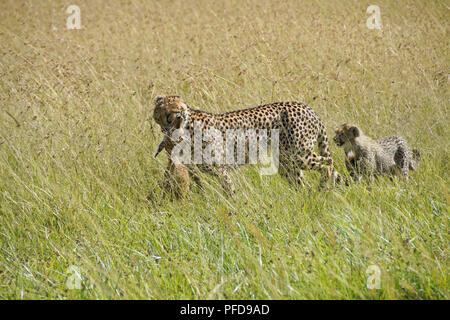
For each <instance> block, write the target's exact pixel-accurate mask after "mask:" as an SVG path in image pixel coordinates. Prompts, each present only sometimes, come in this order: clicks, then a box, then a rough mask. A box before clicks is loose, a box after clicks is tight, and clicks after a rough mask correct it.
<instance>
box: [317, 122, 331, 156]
mask: <svg viewBox="0 0 450 320" xmlns="http://www.w3.org/2000/svg"><path fill="white" fill-rule="evenodd" d="M317 143H318V145H319V154H320V155H321V156H322V157H324V158H330V161H331V162H332V161H333V160H332V159H331V154H330V148H329V146H328V137H327V133H326V131H325V128H324V127H322V128H321V130H320V132H319V136H318V137H317Z"/></svg>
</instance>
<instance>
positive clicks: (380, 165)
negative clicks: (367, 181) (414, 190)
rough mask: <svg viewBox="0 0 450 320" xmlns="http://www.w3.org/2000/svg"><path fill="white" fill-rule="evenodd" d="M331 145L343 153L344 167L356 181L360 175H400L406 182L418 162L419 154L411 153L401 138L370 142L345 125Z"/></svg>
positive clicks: (416, 151) (368, 138) (417, 151)
mask: <svg viewBox="0 0 450 320" xmlns="http://www.w3.org/2000/svg"><path fill="white" fill-rule="evenodd" d="M335 133H336V135H335V137H334V138H333V140H334V142H335V143H336V145H337V146H338V147H343V148H344V151H345V156H346V159H345V164H346V167H347V169H348V170H349V172H350V175H351V177H352V178H353V179H354V180H355V181H359V180H360V179H361V176H362V175H370V176H372V175H377V174H393V175H398V174H401V175H403V176H404V177H405V179H406V180H408V170H409V169H411V170H415V169H416V168H417V167H418V165H419V161H420V153H419V150H417V149H413V150H412V152H411V149H410V147H409V145H408V142H406V140H405V139H404V138H402V137H400V136H389V137H384V138H381V139H379V140H373V139H371V138H370V137H368V136H366V135H364V134H363V132H362V130H361V129H360V128H359V127H357V126H355V125H352V124H350V123H344V124H342V125H341V126H339V127H338V128H337V129H336V130H335Z"/></svg>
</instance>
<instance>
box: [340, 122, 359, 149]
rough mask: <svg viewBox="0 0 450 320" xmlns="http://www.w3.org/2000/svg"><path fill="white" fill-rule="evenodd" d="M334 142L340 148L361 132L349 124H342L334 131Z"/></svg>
mask: <svg viewBox="0 0 450 320" xmlns="http://www.w3.org/2000/svg"><path fill="white" fill-rule="evenodd" d="M334 132H335V136H334V138H333V140H334V142H335V143H336V145H337V146H338V147H342V146H343V145H345V144H346V143H347V142H352V141H353V140H354V139H355V138H357V137H359V136H360V135H361V130H360V129H359V128H358V127H357V126H355V125H353V124H350V123H344V124H342V125H340V126H339V127H338V128H337V129H336V130H334Z"/></svg>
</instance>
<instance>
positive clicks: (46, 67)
mask: <svg viewBox="0 0 450 320" xmlns="http://www.w3.org/2000/svg"><path fill="white" fill-rule="evenodd" d="M71 4H76V5H78V6H79V7H80V9H81V19H82V20H81V23H82V29H81V30H67V29H66V19H67V17H68V14H66V12H65V10H66V8H67V7H68V6H69V5H71ZM369 4H377V5H378V6H379V7H380V9H381V18H382V23H383V29H382V31H378V30H369V29H368V28H367V27H366V20H367V18H368V17H369V15H368V14H367V13H366V9H367V7H368V6H369ZM448 17H449V7H448V3H446V2H445V1H425V0H424V1H414V2H411V1H382V0H377V1H376V3H372V1H370V2H369V1H345V2H344V1H342V2H341V1H339V2H338V1H304V2H302V1H297V0H296V1H282V2H281V3H280V2H279V1H268V0H257V1H256V0H254V1H247V2H245V3H244V2H243V1H238V0H226V1H221V2H212V1H204V0H200V1H179V0H174V1H132V2H127V1H78V0H77V1H76V2H71V1H13V0H10V1H1V2H0V75H1V78H0V79H1V81H0V102H1V109H0V244H1V254H0V297H1V298H91V299H92V298H152V299H165V298H169V299H177V298H200V299H205V298H219V299H226V298H244V299H246V298H251V299H252V298H257V299H259V298H268V299H277V298H278V299H280V298H281V299H297V298H307V299H328V298H338V299H341V298H342V299H350V298H363V299H370V298H381V299H407V298H420V299H429V298H440V299H448V290H449V286H448V267H449V264H448V243H449V238H448V218H449V217H448V207H447V203H448V200H449V191H448V183H449V175H448V174H449V166H448V163H449V153H448V149H449V140H448V137H449V134H450V132H449V119H448V111H449V110H448V106H449V90H448V89H449V73H450V72H449V52H450V50H449V39H450V37H449V22H448ZM157 94H180V95H182V96H183V97H184V99H185V100H186V101H187V102H188V104H189V105H191V106H193V107H196V108H199V109H204V110H208V111H214V112H219V111H229V110H235V109H239V108H243V107H250V106H256V105H258V104H261V103H268V102H274V101H288V100H297V101H302V102H305V103H307V104H309V105H310V106H311V107H312V108H314V109H315V110H316V112H317V113H318V114H319V115H320V116H321V117H322V119H323V122H324V123H325V125H326V126H327V128H328V132H329V135H330V136H331V135H332V132H333V128H334V127H336V126H337V125H338V124H340V123H342V122H344V121H351V122H354V123H357V124H358V125H360V126H361V127H362V128H363V129H364V131H365V132H366V133H367V134H368V135H371V136H372V137H374V138H376V137H381V136H385V135H389V134H400V135H402V136H404V137H405V138H406V139H407V140H408V141H410V143H411V145H413V146H414V147H418V148H419V149H420V150H421V152H422V155H423V161H422V163H421V166H420V168H419V170H418V171H416V172H414V173H413V174H412V182H411V183H409V184H405V183H404V182H402V181H393V182H391V181H390V180H389V179H386V180H381V181H378V182H375V183H374V184H371V185H368V184H365V183H361V184H359V185H355V186H350V187H339V188H336V189H335V190H332V191H328V192H322V193H321V192H319V191H316V190H308V189H301V190H297V189H296V188H294V187H293V186H291V185H289V184H288V183H287V182H286V181H284V180H283V179H282V178H280V177H278V176H273V177H267V178H264V179H262V180H261V179H260V178H259V176H258V174H257V171H256V170H254V169H253V168H243V169H242V170H240V171H239V175H240V177H239V178H236V180H237V183H238V184H239V185H241V187H240V188H241V190H242V192H241V193H239V194H238V195H237V197H235V198H233V199H230V198H227V197H226V196H224V195H223V194H222V193H221V191H220V189H217V188H215V186H216V184H217V182H216V181H214V180H211V181H210V183H211V188H209V189H208V190H207V191H206V193H205V194H203V193H201V192H199V191H198V190H195V188H194V190H193V192H192V193H191V196H190V198H189V200H188V201H187V202H186V203H178V202H170V201H162V200H161V190H160V189H159V188H158V186H157V182H158V180H159V179H161V177H162V171H163V170H164V167H165V160H164V157H161V159H158V161H156V160H154V159H153V157H152V155H153V152H154V150H155V147H156V144H157V143H158V141H159V140H158V139H159V138H160V133H159V129H158V127H157V126H156V125H155V123H154V122H153V120H151V113H152V108H153V100H154V97H155V96H156V95H157ZM341 152H342V151H341V150H339V149H338V148H336V147H335V146H332V155H333V157H334V158H335V160H336V162H337V165H338V169H339V170H340V171H344V165H343V155H342V153H341ZM308 179H310V180H311V182H312V184H313V185H314V183H315V182H316V180H317V177H316V175H314V174H312V175H308ZM149 194H150V200H147V196H148V195H149ZM372 264H374V265H377V266H379V267H380V269H381V272H382V273H381V289H380V290H375V291H372V290H369V289H367V287H366V281H367V277H368V275H367V274H366V269H367V267H368V266H369V265H372ZM71 265H75V266H77V267H79V268H80V270H81V272H82V275H83V281H82V284H83V288H82V289H77V290H69V289H68V288H67V286H66V281H67V277H68V276H69V277H70V275H68V274H67V272H68V271H67V270H69V267H70V266H71Z"/></svg>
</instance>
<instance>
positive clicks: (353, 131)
mask: <svg viewBox="0 0 450 320" xmlns="http://www.w3.org/2000/svg"><path fill="white" fill-rule="evenodd" d="M350 130H351V133H352V134H353V136H354V137H355V138H357V137H359V136H360V134H361V132H360V131H359V128H358V127H352V128H351V129H350Z"/></svg>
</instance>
